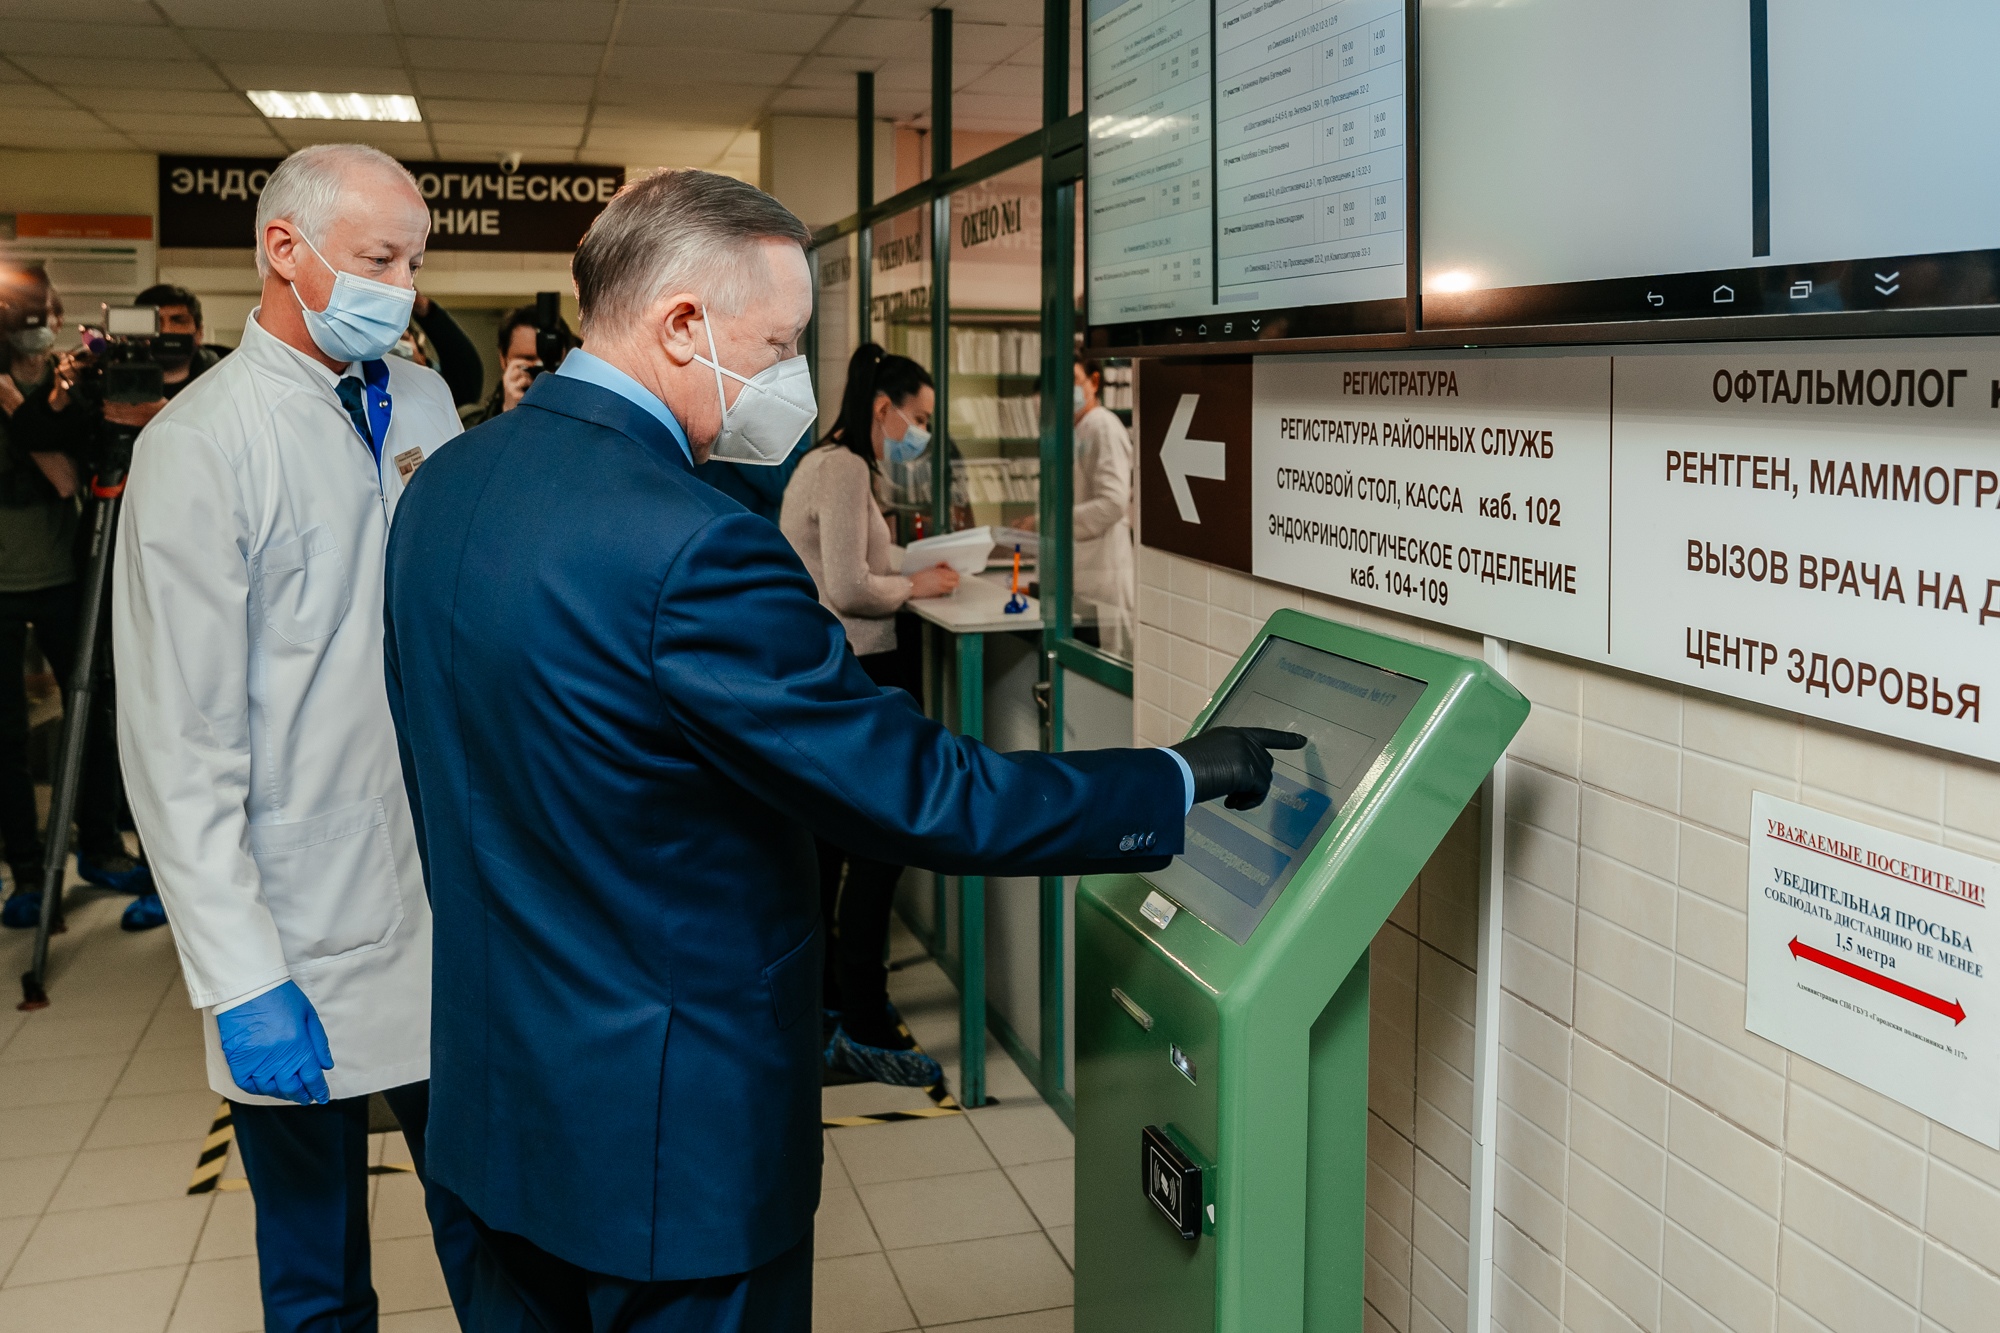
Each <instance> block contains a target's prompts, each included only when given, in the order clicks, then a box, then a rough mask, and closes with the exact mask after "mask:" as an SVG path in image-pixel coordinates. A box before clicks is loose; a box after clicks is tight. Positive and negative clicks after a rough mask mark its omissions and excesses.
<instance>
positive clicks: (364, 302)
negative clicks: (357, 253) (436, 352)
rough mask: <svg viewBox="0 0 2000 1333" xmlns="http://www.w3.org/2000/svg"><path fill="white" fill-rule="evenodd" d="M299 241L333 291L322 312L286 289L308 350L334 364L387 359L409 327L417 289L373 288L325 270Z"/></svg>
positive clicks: (363, 280)
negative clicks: (301, 321) (329, 276)
mask: <svg viewBox="0 0 2000 1333" xmlns="http://www.w3.org/2000/svg"><path fill="white" fill-rule="evenodd" d="M299 239H300V240H302V241H305V243H306V249H308V250H310V251H312V252H313V257H314V258H315V259H317V260H319V262H320V263H322V264H325V265H326V271H327V272H329V273H331V274H333V291H332V293H331V294H330V295H329V296H328V297H327V298H326V309H324V310H315V309H313V308H312V307H311V306H309V305H307V304H306V302H305V298H304V297H302V296H300V295H299V289H298V287H297V286H296V285H295V284H287V285H289V286H291V288H292V299H293V300H295V301H297V302H298V303H299V314H300V315H302V316H304V317H305V321H306V332H307V333H309V334H311V335H312V340H313V345H314V346H316V347H318V348H319V350H320V351H322V352H325V353H326V354H327V355H328V356H330V357H332V358H333V359H334V360H336V361H376V360H380V359H381V358H382V357H384V356H386V355H388V352H389V349H390V348H392V347H394V346H395V345H396V344H397V342H398V341H400V340H401V339H402V336H403V332H404V330H406V329H408V328H409V327H410V311H411V309H412V308H414V307H415V305H416V303H417V292H416V289H415V288H414V287H397V286H395V285H394V284H392V283H387V282H377V281H375V279H373V278H364V277H362V276H361V275H360V274H358V273H343V272H342V271H341V270H339V269H337V268H335V267H334V266H333V265H331V264H327V262H326V256H325V255H322V254H320V252H319V247H318V246H316V245H314V244H313V243H312V242H311V241H310V240H308V239H307V237H306V234H305V233H304V232H300V233H299Z"/></svg>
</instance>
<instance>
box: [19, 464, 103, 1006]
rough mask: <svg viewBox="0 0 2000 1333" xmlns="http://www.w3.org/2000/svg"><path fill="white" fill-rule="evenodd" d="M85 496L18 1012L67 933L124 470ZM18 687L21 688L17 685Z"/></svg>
mask: <svg viewBox="0 0 2000 1333" xmlns="http://www.w3.org/2000/svg"><path fill="white" fill-rule="evenodd" d="M122 452H123V455H124V457H125V458H130V457H131V451H130V449H129V448H127V449H125V450H124V451H122ZM90 493H91V494H92V495H93V496H95V497H96V498H97V502H98V503H97V509H96V516H95V521H94V522H93V523H92V525H91V530H90V563H89V566H88V568H87V569H86V571H85V574H84V585H83V607H82V615H81V617H80V621H79V624H78V626H77V640H76V665H75V667H74V668H73V669H72V671H71V673H70V680H69V688H68V689H67V690H66V691H64V693H63V724H62V741H61V744H60V745H59V747H58V748H57V750H56V763H55V773H54V775H53V782H52V784H51V788H50V792H49V826H48V832H47V833H46V834H45V835H44V837H43V840H42V844H43V855H42V916H41V920H40V921H39V922H37V923H36V925H35V948H34V953H33V954H32V955H31V957H30V961H29V963H28V970H27V971H26V972H23V973H22V974H21V1003H20V1004H19V1005H18V1006H16V1007H17V1008H21V1009H46V1008H48V1005H49V992H48V985H47V982H48V968H49V936H50V934H52V933H61V932H62V931H64V930H66V929H68V927H67V926H66V925H65V924H64V922H63V910H62V898H63V870H64V865H65V863H66V862H67V861H68V860H69V849H70V821H71V820H72V819H74V818H75V816H76V798H77V791H78V788H79V787H80V786H81V784H82V781H83V757H84V747H85V745H86V743H87V742H88V741H89V738H90V712H91V705H92V702H93V698H94V696H95V694H96V690H97V682H98V678H99V677H100V676H101V675H102V674H103V672H102V671H101V670H100V660H99V659H100V656H101V654H102V653H103V651H104V641H105V634H104V629H105V621H106V620H107V619H108V617H107V616H106V615H105V612H106V610H107V609H108V608H109V606H110V589H111V547H112V543H113V542H114V541H116V539H117V536H118V512H119V510H120V508H122V506H123V504H124V500H125V468H124V466H123V465H122V464H121V465H120V466H117V467H115V468H107V469H105V470H102V471H100V472H98V473H97V474H96V475H95V476H94V477H92V478H91V482H90ZM18 669H19V668H18V666H17V667H16V670H18ZM15 688H16V689H18V688H20V686H19V685H18V683H17V684H16V685H15Z"/></svg>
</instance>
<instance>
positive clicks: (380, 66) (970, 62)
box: [0, 0, 1079, 179]
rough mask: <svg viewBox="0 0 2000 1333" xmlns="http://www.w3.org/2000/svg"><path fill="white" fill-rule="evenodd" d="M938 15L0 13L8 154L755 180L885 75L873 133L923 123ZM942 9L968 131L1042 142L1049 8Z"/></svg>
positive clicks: (167, 1) (493, 9)
mask: <svg viewBox="0 0 2000 1333" xmlns="http://www.w3.org/2000/svg"><path fill="white" fill-rule="evenodd" d="M933 2H934V0H733V2H732V3H730V4H729V5H727V6H726V7H724V6H721V5H718V4H715V3H713V0H710V3H707V4H700V3H696V4H683V3H674V2H672V0H34V2H33V3H30V2H29V0H0V147H12V148H53V149H111V150H126V151H132V150H137V151H143V152H154V153H214V154H241V155H246V156H249V155H258V156H274V155H279V154H283V153H285V152H288V151H290V150H291V149H294V148H298V147H301V146H303V145H305V144H309V143H318V142H325V141H329V140H353V139H359V140H363V141H365V142H370V143H374V144H376V145H378V146H380V147H382V148H384V149H387V150H388V151H390V152H393V153H395V154H397V155H398V156H400V157H404V158H408V159H415V158H441V159H451V160H478V159H482V158H489V157H497V156H499V155H501V154H504V153H508V152H519V153H521V155H522V156H523V157H524V158H525V159H526V160H528V161H531V162H534V161H542V162H569V161H575V162H591V163H601V164H609V165H647V166H699V167H708V168H711V169H715V170H723V171H729V172H732V173H734V174H738V175H743V176H746V177H750V178H753V179H754V178H755V176H756V171H757V134H756V128H757V125H758V124H759V123H760V122H761V121H762V120H763V119H764V118H765V117H767V116H771V115H824V116H844V115H852V114H853V110H854V75H855V72H856V71H857V70H872V71H874V73H875V75H876V94H875V96H876V110H877V113H878V114H879V115H880V116H882V117H884V118H887V119H892V120H898V121H903V122H906V123H912V124H923V123H926V122H927V114H926V113H927V111H928V108H929V104H930V40H931V39H930V23H929V21H928V18H927V15H928V13H929V10H930V8H931V4H932V3H933ZM952 9H953V17H954V25H953V26H954V37H955V42H954V48H955V49H954V56H955V62H954V66H953V79H952V82H953V89H954V100H953V114H954V118H955V121H956V124H957V125H958V126H959V128H962V129H968V130H995V131H1005V132H1013V133H1019V132H1022V131H1026V130H1028V129H1031V128H1033V127H1034V126H1035V125H1037V124H1039V123H1040V119H1041V101H1040V99H1041V60H1042V43H1041V5H1040V2H1039V0H965V3H959V4H954V5H953V6H952ZM1075 49H1076V46H1075V43H1072V52H1073V60H1074V52H1075ZM1078 81H1079V79H1078V76H1077V72H1076V71H1074V70H1073V71H1072V83H1073V84H1075V83H1077V82H1078ZM253 88H276V89H282V90H286V91H320V92H376V93H409V94H412V95H414V96H415V97H416V98H417V101H418V104H419V106H420V107H421V108H422V111H423V115H424V119H423V122H422V123H421V124H409V125H403V124H376V123H361V122H342V121H307V120H268V119H266V118H265V117H264V116H262V115H260V114H259V113H258V112H257V110H256V108H255V107H253V106H251V105H250V102H249V100H248V99H247V98H246V97H244V95H243V94H244V92H245V90H247V89H253ZM1074 100H1075V94H1074V92H1073V93H1072V104H1074Z"/></svg>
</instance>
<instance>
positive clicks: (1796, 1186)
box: [1784, 1161, 1923, 1305]
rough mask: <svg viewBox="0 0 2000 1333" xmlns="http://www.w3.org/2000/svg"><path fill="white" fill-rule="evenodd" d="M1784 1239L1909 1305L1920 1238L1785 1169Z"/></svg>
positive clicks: (1800, 1169) (1795, 1168)
mask: <svg viewBox="0 0 2000 1333" xmlns="http://www.w3.org/2000/svg"><path fill="white" fill-rule="evenodd" d="M1784 1229H1785V1232H1786V1233H1787V1235H1796V1236H1801V1237H1803V1238H1804V1239H1806V1240H1808V1241H1811V1242H1812V1243H1813V1245H1814V1246H1816V1247H1817V1248H1819V1249H1820V1250H1822V1251H1824V1252H1825V1253H1826V1254H1828V1255H1830V1256H1832V1257H1833V1258H1834V1259H1836V1260H1838V1261H1839V1262H1840V1263H1842V1264H1844V1265H1845V1266H1846V1267H1848V1268H1850V1269H1852V1270H1853V1271H1854V1272H1856V1273H1858V1274H1860V1275H1861V1276H1862V1277H1865V1278H1867V1279H1868V1280H1869V1281H1871V1282H1873V1283H1875V1285H1877V1286H1879V1287H1881V1288H1882V1289H1883V1290H1885V1291H1887V1292H1888V1293H1889V1294H1890V1295H1892V1296H1894V1297H1896V1298H1897V1299H1898V1300H1901V1301H1907V1302H1909V1303H1910V1304H1912V1305H1914V1304H1916V1301H1917V1296H1918V1282H1919V1276H1918V1275H1919V1271H1920V1270H1921V1268H1922V1266H1923V1245H1922V1238H1921V1237H1920V1236H1919V1235H1918V1234H1917V1231H1916V1228H1914V1227H1911V1226H1907V1225H1905V1224H1904V1223H1902V1222H1899V1221H1897V1220H1896V1219H1894V1218H1892V1217H1890V1216H1889V1214H1887V1213H1885V1212H1883V1211H1882V1210H1881V1209H1879V1208H1877V1207H1875V1206H1874V1205H1872V1204H1869V1203H1864V1202H1863V1201H1862V1200H1860V1199H1858V1198H1856V1197H1855V1196H1854V1195H1853V1194H1851V1193H1850V1192H1848V1191H1847V1190H1844V1189H1842V1188H1841V1187H1840V1186H1838V1185H1836V1184H1834V1183H1833V1182H1832V1181H1830V1180H1828V1179H1827V1178H1826V1177H1824V1176H1822V1175H1820V1174H1819V1173H1818V1172H1816V1171H1814V1170H1812V1169H1811V1168H1810V1167H1806V1166H1801V1165H1800V1164H1799V1163H1798V1162H1796V1161H1793V1162H1788V1163H1786V1165H1785V1216H1784Z"/></svg>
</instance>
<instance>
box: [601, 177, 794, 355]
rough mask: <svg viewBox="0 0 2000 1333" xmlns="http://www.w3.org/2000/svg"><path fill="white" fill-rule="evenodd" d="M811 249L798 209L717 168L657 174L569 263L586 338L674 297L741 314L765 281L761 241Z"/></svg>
mask: <svg viewBox="0 0 2000 1333" xmlns="http://www.w3.org/2000/svg"><path fill="white" fill-rule="evenodd" d="M765 240H781V241H792V242H795V243H796V244H797V245H798V246H799V248H800V249H804V248H805V247H806V246H808V245H810V244H811V243H812V233H811V232H809V231H807V230H806V224H805V223H803V222H801V221H799V220H798V218H796V217H795V216H793V214H792V211H791V210H790V209H789V208H786V207H785V206H784V205H783V204H781V203H779V202H778V201H777V200H776V199H773V198H772V197H771V196H770V195H768V194H765V193H764V192H763V191H762V190H760V189H758V188H757V187H756V186H754V185H745V184H744V183H743V182H742V181H739V180H737V179H735V178H734V177H731V176H721V175H717V174H716V173H714V172H712V171H654V172H650V173H648V174H647V175H645V176H642V177H640V178H639V179H638V180H636V181H634V182H632V183H631V184H630V185H627V186H626V187H625V188H624V189H622V190H620V191H619V192H618V194H617V195H616V196H615V197H614V198H613V199H612V200H611V202H610V204H608V205H606V207H605V209H604V211H603V212H602V213H600V214H598V215H597V220H596V221H595V222H593V223H591V225H590V230H589V231H588V232H586V233H585V234H584V238H583V243H582V244H581V245H580V246H578V247H577V251H576V258H575V259H574V260H572V261H571V263H570V275H571V276H572V277H573V278H575V280H576V299H577V305H578V308H579V312H580V315H581V325H582V329H583V333H584V336H585V337H586V338H587V337H589V335H590V330H591V326H592V324H594V323H597V322H599V321H603V320H610V321H614V322H616V321H623V320H629V319H634V318H637V317H638V316H639V315H641V314H642V313H644V311H645V310H646V308H647V307H648V306H650V305H651V304H652V303H653V302H654V301H656V300H658V299H659V298H660V297H661V296H662V295H664V294H665V293H667V292H671V291H694V292H700V293H701V294H702V297H703V299H704V300H706V301H707V302H708V303H710V304H711V305H713V306H715V307H716V308H717V309H719V310H721V311H722V312H723V313H724V314H734V313H735V312H737V311H739V310H741V309H742V308H743V306H744V304H745V302H746V301H748V300H749V299H750V298H751V297H752V296H753V295H755V293H756V288H757V285H758V283H759V281H760V278H761V275H760V274H759V273H758V272H757V271H756V270H755V269H754V268H753V267H752V264H751V262H750V261H751V257H752V252H751V244H752V243H753V242H756V241H765Z"/></svg>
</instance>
